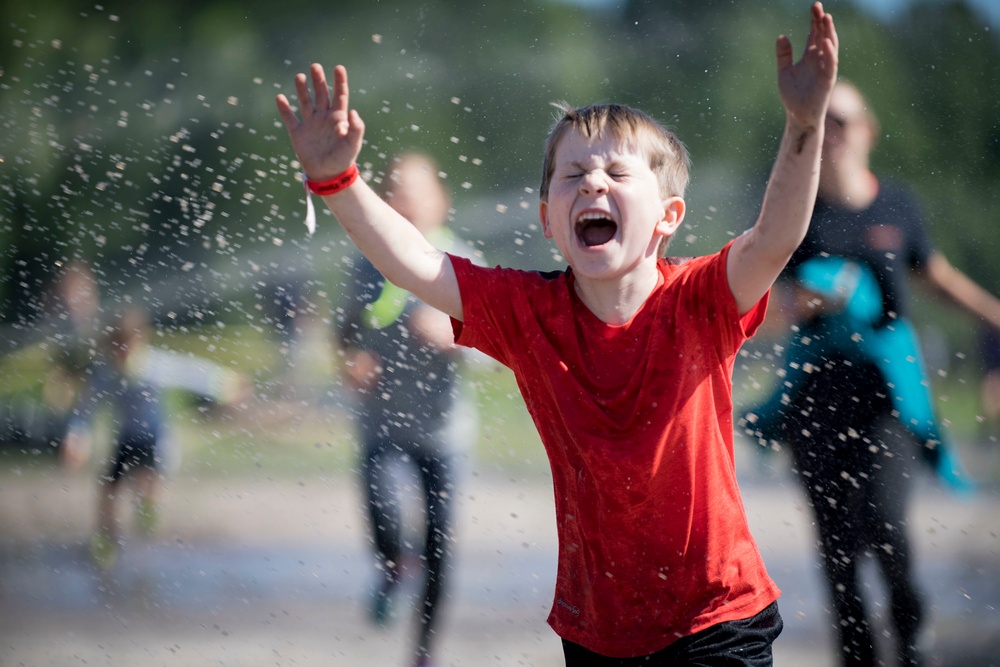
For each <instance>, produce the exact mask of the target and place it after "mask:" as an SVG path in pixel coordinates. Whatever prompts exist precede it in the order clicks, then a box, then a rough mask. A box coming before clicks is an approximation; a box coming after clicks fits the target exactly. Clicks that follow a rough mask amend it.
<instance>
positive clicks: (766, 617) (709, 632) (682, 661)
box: [563, 602, 783, 667]
mask: <svg viewBox="0 0 1000 667" xmlns="http://www.w3.org/2000/svg"><path fill="white" fill-rule="evenodd" d="M782 626H783V622H782V620H781V614H779V613H778V603H777V602H772V603H771V604H770V605H768V606H767V607H766V608H765V609H764V610H763V611H762V612H760V613H759V614H757V615H756V616H751V617H750V618H746V619H742V620H739V621H726V622H725V623H719V624H717V625H713V626H711V627H709V628H705V629H704V630H702V631H701V632H696V633H695V634H693V635H688V636H687V637H682V638H680V639H678V640H677V641H675V642H674V643H673V644H671V645H670V646H668V647H667V648H665V649H663V650H662V651H658V652H656V653H653V654H651V655H644V656H639V657H638V658H608V657H606V656H603V655H599V654H597V653H594V652H593V651H588V650H587V649H585V648H583V647H582V646H580V645H579V644H574V643H573V642H570V641H566V640H565V639H564V640H563V654H564V655H565V656H566V667H668V666H669V667H683V666H684V665H706V664H712V665H715V664H719V665H722V664H725V665H732V667H771V665H773V664H774V657H773V654H772V652H771V645H772V644H773V643H774V640H775V639H777V638H778V635H779V634H781V628H782Z"/></svg>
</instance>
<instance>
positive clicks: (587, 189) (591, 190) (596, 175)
mask: <svg viewBox="0 0 1000 667" xmlns="http://www.w3.org/2000/svg"><path fill="white" fill-rule="evenodd" d="M607 190H608V181H607V178H606V177H605V176H604V172H600V171H591V172H589V173H587V174H584V176H583V178H581V179H580V191H581V192H583V193H585V194H589V195H592V194H601V193H603V192H607Z"/></svg>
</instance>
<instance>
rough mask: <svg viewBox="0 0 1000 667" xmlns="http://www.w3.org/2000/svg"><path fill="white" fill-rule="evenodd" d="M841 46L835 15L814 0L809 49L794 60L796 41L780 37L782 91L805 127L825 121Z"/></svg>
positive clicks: (794, 116)
mask: <svg viewBox="0 0 1000 667" xmlns="http://www.w3.org/2000/svg"><path fill="white" fill-rule="evenodd" d="M839 48H840V44H839V41H838V39H837V30H836V28H834V26H833V16H831V15H830V14H827V13H826V12H825V11H823V5H822V4H820V3H819V2H814V3H813V6H812V24H811V25H810V28H809V38H808V40H807V42H806V50H805V53H803V54H802V59H801V60H799V61H798V62H794V61H793V55H792V42H791V40H789V39H788V37H786V36H785V35H782V36H781V37H779V38H778V42H777V44H776V49H775V50H776V52H777V56H778V91H779V92H780V94H781V101H782V103H783V104H784V105H785V111H786V112H787V113H788V115H789V116H790V117H791V118H792V119H793V120H794V121H796V122H797V123H799V124H800V125H802V126H803V127H817V126H820V125H822V123H823V119H824V117H825V115H826V107H827V103H828V101H829V99H830V92H831V91H832V90H833V85H834V84H835V83H836V82H837V54H838V50H839Z"/></svg>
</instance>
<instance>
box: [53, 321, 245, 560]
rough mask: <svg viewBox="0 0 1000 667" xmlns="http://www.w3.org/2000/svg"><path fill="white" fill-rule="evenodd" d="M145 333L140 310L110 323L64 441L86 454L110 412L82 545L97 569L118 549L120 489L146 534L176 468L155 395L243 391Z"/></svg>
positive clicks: (229, 398) (232, 398) (228, 375)
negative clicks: (111, 437)
mask: <svg viewBox="0 0 1000 667" xmlns="http://www.w3.org/2000/svg"><path fill="white" fill-rule="evenodd" d="M151 331H152V328H151V325H150V322H149V318H148V315H147V314H146V313H145V312H143V311H142V310H139V309H136V308H133V309H129V310H126V311H125V312H124V313H122V314H121V315H120V316H119V317H118V319H117V320H116V322H115V323H114V324H113V325H112V326H111V327H110V331H109V333H108V340H107V346H106V347H107V355H106V357H105V358H103V359H101V360H100V361H99V362H98V363H95V364H94V365H93V372H92V375H91V380H90V382H89V383H88V387H87V390H86V391H85V392H84V394H83V396H82V399H81V401H80V406H79V408H78V411H77V414H78V417H77V418H76V419H75V420H74V422H73V423H71V425H70V428H69V432H68V433H67V435H66V440H67V447H68V448H70V449H71V450H72V451H76V452H89V451H90V449H91V445H92V440H93V434H92V428H91V427H92V422H93V418H94V416H95V415H96V414H97V413H98V412H99V411H100V410H101V409H102V408H103V407H104V406H110V407H111V410H112V414H113V422H114V432H115V443H116V445H115V451H114V454H113V456H112V460H111V465H110V467H109V468H108V469H107V471H106V472H105V473H104V474H103V475H102V476H101V478H100V480H99V488H98V511H97V514H98V521H97V531H96V532H95V534H94V536H93V538H92V539H91V545H90V546H91V555H92V557H93V558H94V562H95V563H96V564H97V565H98V566H100V567H101V568H105V569H107V568H110V567H111V566H112V565H114V563H115V561H116V559H117V556H118V551H119V548H120V543H121V528H122V523H123V522H122V520H121V518H120V517H119V515H118V504H119V502H120V500H121V497H122V495H123V484H124V482H125V481H126V480H129V481H131V482H132V483H133V484H134V485H135V493H136V496H137V498H136V519H137V524H138V528H139V529H140V531H141V532H142V533H143V534H146V535H151V534H153V533H154V532H155V530H156V528H157V525H158V522H159V503H160V500H161V498H160V495H161V488H162V480H163V477H164V476H165V475H166V474H167V473H168V472H171V471H172V470H174V469H176V466H177V464H178V463H179V452H177V451H175V449H174V443H173V441H172V439H171V438H170V437H169V434H168V424H167V421H168V415H167V413H166V406H165V405H164V402H163V392H162V389H163V388H165V387H172V388H180V389H183V390H186V391H189V392H191V393H194V394H197V395H200V396H204V397H206V398H210V399H212V400H215V401H217V402H219V403H223V404H233V403H236V402H238V401H240V400H242V399H243V398H245V397H246V395H247V391H248V384H247V382H246V381H245V379H244V378H243V377H242V376H241V375H240V374H239V373H236V372H235V371H231V370H228V369H225V368H222V367H221V366H218V365H216V364H214V363H211V362H209V361H206V360H204V359H195V358H191V357H188V356H184V355H180V354H175V353H172V352H167V351H165V350H158V349H155V348H153V347H151V346H150V344H149V336H150V334H151Z"/></svg>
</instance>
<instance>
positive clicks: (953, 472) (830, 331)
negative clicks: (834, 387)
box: [751, 256, 972, 492]
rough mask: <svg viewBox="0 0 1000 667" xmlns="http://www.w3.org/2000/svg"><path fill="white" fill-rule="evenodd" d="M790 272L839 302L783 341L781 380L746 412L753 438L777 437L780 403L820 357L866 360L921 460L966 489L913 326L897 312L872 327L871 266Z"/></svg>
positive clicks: (875, 316) (804, 267) (818, 262)
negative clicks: (785, 349) (830, 311)
mask: <svg viewBox="0 0 1000 667" xmlns="http://www.w3.org/2000/svg"><path fill="white" fill-rule="evenodd" d="M795 278H796V280H797V283H798V284H799V285H800V286H802V287H804V288H805V289H808V290H809V291H812V292H815V293H817V294H820V295H822V296H823V297H824V298H826V299H827V300H830V301H836V302H839V303H840V304H841V310H840V311H839V312H836V313H834V314H828V315H823V316H820V317H816V318H814V319H813V320H812V321H810V322H808V323H805V324H804V325H802V326H801V327H800V329H799V333H798V335H796V336H794V337H793V338H792V340H791V341H790V344H789V346H788V352H787V358H786V368H785V377H784V381H783V382H782V384H781V386H780V387H779V388H778V389H777V390H776V391H775V392H774V393H773V394H772V395H771V396H770V397H769V398H768V400H767V401H766V402H765V403H764V404H763V405H761V406H759V407H757V408H755V409H753V410H752V411H751V413H752V414H754V415H755V421H754V422H753V430H754V432H755V433H756V434H757V435H758V437H760V438H762V439H763V440H765V441H768V440H782V439H783V437H782V435H781V432H780V425H781V421H782V419H783V415H784V411H785V409H786V408H787V407H788V406H789V405H793V404H795V403H796V401H795V400H794V398H793V397H794V396H795V394H796V393H797V392H798V391H799V390H800V388H801V384H802V382H803V381H804V380H805V379H806V377H807V375H808V374H809V373H811V372H814V371H819V370H820V369H821V367H822V366H823V364H824V363H825V362H826V361H827V360H829V359H832V358H837V359H840V360H843V361H846V362H848V363H852V364H857V365H860V364H862V363H864V362H866V361H868V362H871V363H872V364H873V365H874V366H875V367H876V368H877V369H878V370H879V372H880V373H881V375H882V378H883V380H884V382H885V389H886V391H887V396H888V398H889V399H890V400H891V402H892V409H893V411H894V413H895V414H896V415H897V416H898V419H899V421H900V423H902V424H903V426H904V427H906V429H907V430H909V431H910V432H911V433H912V434H913V436H914V437H916V438H917V440H918V442H919V443H921V444H923V447H922V448H921V449H920V452H921V454H922V457H923V459H924V460H925V461H926V462H927V463H928V464H929V465H930V466H931V467H932V469H933V470H934V471H935V472H936V473H937V474H938V475H939V477H940V478H941V480H942V481H943V482H945V483H946V484H947V485H948V486H950V487H951V488H952V489H955V490H956V491H961V492H964V491H969V490H971V489H972V483H971V482H970V481H969V480H968V478H967V477H966V475H965V473H964V472H963V470H962V468H961V464H960V462H959V461H958V459H957V457H956V456H955V454H954V448H953V446H952V445H951V443H950V442H949V440H948V439H947V438H948V436H947V433H946V432H945V431H943V430H942V429H941V428H940V427H939V425H938V421H937V418H936V416H935V414H934V407H933V398H932V396H931V392H930V380H929V378H928V376H927V371H926V368H925V365H924V363H923V358H922V354H921V351H920V348H919V343H918V340H917V336H916V332H915V331H914V329H913V325H912V324H911V323H910V322H909V321H908V320H906V319H903V318H896V319H894V320H891V321H890V322H889V323H887V324H885V325H884V326H879V324H880V323H881V322H882V321H883V315H882V304H883V296H882V294H881V290H880V289H879V285H878V282H877V281H876V279H875V276H874V275H873V274H872V271H871V270H870V269H869V268H868V267H867V266H865V265H864V264H861V263H859V262H856V261H849V260H845V259H844V258H842V257H829V256H828V257H814V258H812V259H810V260H808V261H806V262H804V263H802V264H801V265H799V266H798V267H797V268H796V270H795Z"/></svg>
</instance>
